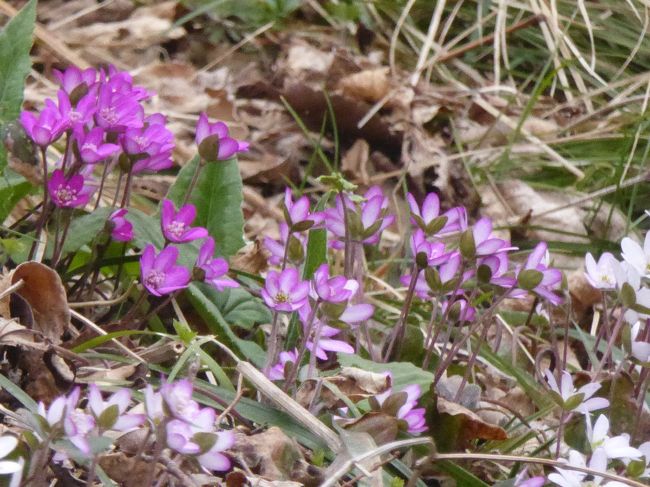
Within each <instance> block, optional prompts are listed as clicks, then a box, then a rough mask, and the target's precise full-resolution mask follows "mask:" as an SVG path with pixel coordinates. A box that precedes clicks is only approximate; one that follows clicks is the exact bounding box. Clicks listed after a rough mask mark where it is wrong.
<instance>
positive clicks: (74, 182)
mask: <svg viewBox="0 0 650 487" xmlns="http://www.w3.org/2000/svg"><path fill="white" fill-rule="evenodd" d="M84 182H85V180H84V177H83V176H82V175H81V174H75V175H74V176H71V177H70V178H69V179H66V177H65V174H64V172H63V171H62V170H61V169H57V170H56V171H54V172H53V173H52V175H51V176H50V180H49V181H48V183H47V190H48V192H49V194H50V197H51V198H52V201H53V202H54V204H55V205H56V206H58V207H59V208H76V207H79V206H84V205H85V204H86V203H88V200H89V199H90V194H91V192H92V190H91V189H90V188H85V187H84Z"/></svg>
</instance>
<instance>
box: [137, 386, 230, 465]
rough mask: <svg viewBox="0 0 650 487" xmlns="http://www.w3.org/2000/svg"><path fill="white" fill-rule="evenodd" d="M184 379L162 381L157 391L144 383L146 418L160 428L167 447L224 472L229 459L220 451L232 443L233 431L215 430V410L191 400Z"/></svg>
mask: <svg viewBox="0 0 650 487" xmlns="http://www.w3.org/2000/svg"><path fill="white" fill-rule="evenodd" d="M193 388H194V387H193V384H192V382H190V381H189V380H187V379H182V380H179V381H176V382H168V383H164V384H163V385H162V386H161V387H160V390H159V391H158V392H155V391H154V390H153V388H152V387H151V386H150V385H147V388H146V389H145V393H144V401H145V409H146V411H147V417H148V418H149V421H150V422H151V423H152V424H154V425H156V427H159V428H163V431H164V433H165V444H166V446H167V447H168V448H171V449H172V450H174V451H176V452H178V453H181V454H183V455H189V456H192V457H195V458H196V460H197V461H198V462H199V464H200V465H201V466H202V467H204V468H206V469H208V470H217V471H224V470H228V469H229V468H230V460H229V459H228V457H226V456H225V455H224V454H223V453H221V452H223V451H224V450H227V449H228V448H230V447H232V446H233V445H234V444H235V435H234V434H233V433H232V431H217V429H216V428H217V424H216V412H215V410H214V409H212V408H209V407H204V408H202V407H200V406H199V404H198V403H197V402H196V401H195V400H193V399H192V391H193Z"/></svg>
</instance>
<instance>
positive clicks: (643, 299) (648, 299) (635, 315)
mask: <svg viewBox="0 0 650 487" xmlns="http://www.w3.org/2000/svg"><path fill="white" fill-rule="evenodd" d="M636 304H640V305H641V306H644V307H646V308H650V289H649V288H647V287H643V288H641V289H639V290H638V291H636ZM647 318H650V314H646V313H643V312H641V311H636V310H633V309H628V310H626V311H625V320H626V321H627V322H628V323H636V322H637V321H639V320H642V319H647Z"/></svg>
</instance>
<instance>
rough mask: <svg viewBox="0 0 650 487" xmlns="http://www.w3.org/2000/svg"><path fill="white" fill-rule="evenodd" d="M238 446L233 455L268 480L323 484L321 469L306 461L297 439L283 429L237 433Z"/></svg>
mask: <svg viewBox="0 0 650 487" xmlns="http://www.w3.org/2000/svg"><path fill="white" fill-rule="evenodd" d="M235 437H236V440H235V446H233V447H232V448H231V449H230V450H229V452H230V453H231V454H233V456H234V457H235V458H239V459H240V461H242V462H244V463H245V465H246V466H247V467H248V469H250V470H253V471H255V472H256V473H257V474H259V476H260V477H263V478H264V479H266V480H271V481H273V480H293V481H298V482H301V483H303V484H304V485H307V486H316V485H319V484H320V483H321V482H322V477H321V473H320V471H319V469H317V468H316V467H314V466H311V465H310V464H309V463H308V462H307V461H306V460H305V458H304V456H303V454H302V451H301V450H300V447H299V446H298V443H297V442H296V440H295V439H293V438H290V437H288V436H287V435H286V434H285V433H284V432H283V431H282V430H281V429H280V428H278V427H276V426H273V427H271V428H269V429H268V430H266V431H264V432H262V433H258V434H254V435H246V434H244V433H240V432H236V433H235Z"/></svg>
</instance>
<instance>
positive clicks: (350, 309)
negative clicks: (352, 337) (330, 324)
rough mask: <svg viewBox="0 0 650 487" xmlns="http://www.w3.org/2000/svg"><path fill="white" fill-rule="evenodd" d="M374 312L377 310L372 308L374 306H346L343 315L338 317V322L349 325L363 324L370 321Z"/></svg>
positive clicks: (362, 304)
mask: <svg viewBox="0 0 650 487" xmlns="http://www.w3.org/2000/svg"><path fill="white" fill-rule="evenodd" d="M374 312H375V308H374V307H373V306H372V304H367V303H359V304H349V305H347V306H346V308H345V310H344V311H343V313H341V315H340V316H339V317H338V320H339V321H343V322H345V323H347V324H348V325H355V324H357V323H361V322H362V321H366V320H369V319H370V317H371V316H372V315H373V313H374Z"/></svg>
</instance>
